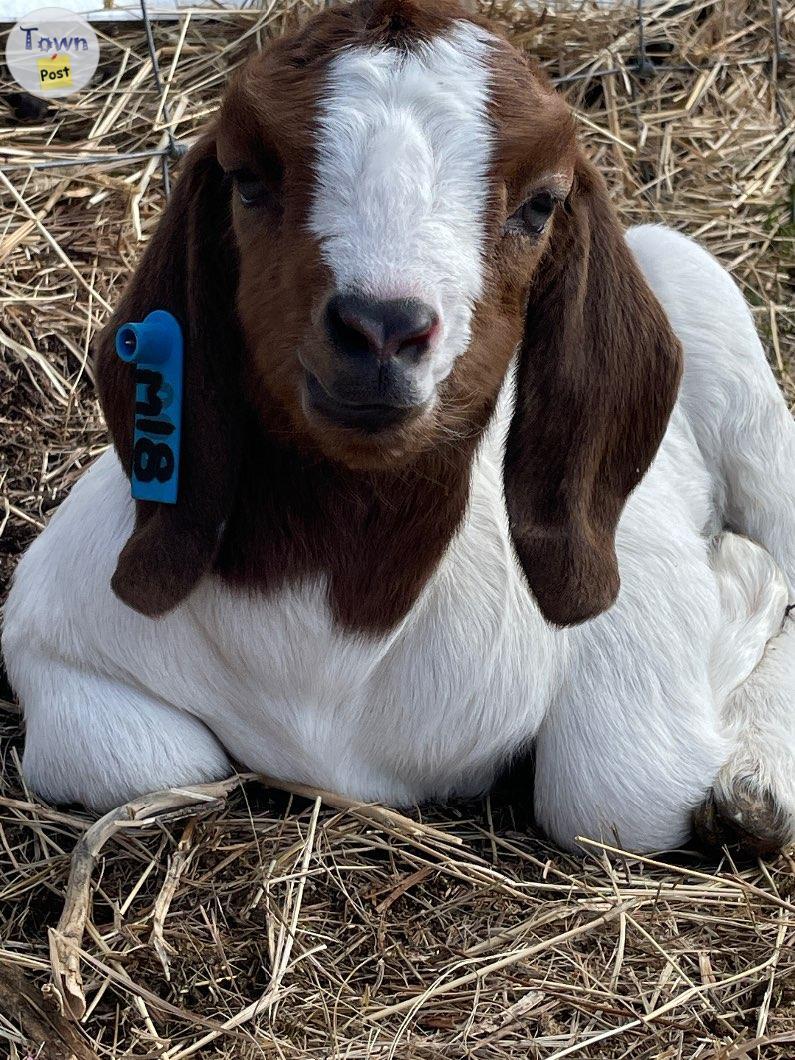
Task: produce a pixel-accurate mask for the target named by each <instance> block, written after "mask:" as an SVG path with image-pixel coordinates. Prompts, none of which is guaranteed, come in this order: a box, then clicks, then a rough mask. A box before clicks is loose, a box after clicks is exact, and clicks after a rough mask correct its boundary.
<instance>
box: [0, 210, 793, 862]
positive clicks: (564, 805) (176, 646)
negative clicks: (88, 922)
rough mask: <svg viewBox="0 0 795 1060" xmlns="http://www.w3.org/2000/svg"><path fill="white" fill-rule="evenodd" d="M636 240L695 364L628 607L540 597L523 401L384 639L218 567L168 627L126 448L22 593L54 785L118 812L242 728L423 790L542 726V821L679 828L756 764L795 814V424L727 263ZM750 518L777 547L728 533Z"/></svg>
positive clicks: (18, 682)
mask: <svg viewBox="0 0 795 1060" xmlns="http://www.w3.org/2000/svg"><path fill="white" fill-rule="evenodd" d="M628 240H629V243H630V245H631V247H632V249H633V251H634V252H635V254H636V256H637V258H638V261H639V263H640V265H641V267H642V269H643V270H644V271H645V272H646V275H647V276H648V278H649V280H650V282H651V284H652V286H653V287H654V289H655V291H656V293H657V295H658V297H659V298H660V300H661V302H662V304H663V306H664V307H665V309H666V311H667V312H668V315H669V317H670V318H671V321H672V323H673V325H674V328H675V330H676V331H677V333H678V335H679V337H680V339H681V341H682V344H683V346H684V350H685V358H686V371H685V378H684V383H683V388H682V393H681V397H680V399H679V402H678V404H677V407H676V410H675V412H674V415H673V417H672V420H671V423H670V426H669V429H668V431H667V434H666V436H665V439H664V441H663V444H662V446H661V448H660V451H659V453H658V455H657V457H656V459H655V460H654V462H653V464H652V467H651V468H650V470H649V472H648V474H647V475H646V476H645V477H644V479H643V481H642V482H641V484H640V486H639V487H638V488H637V490H636V491H635V493H634V494H633V495H632V497H631V498H630V500H629V502H628V505H627V508H626V511H625V514H624V516H623V518H622V520H621V524H620V527H619V533H618V539H617V549H618V556H619V563H620V568H621V577H622V589H621V593H620V596H619V600H618V602H617V604H616V605H615V606H614V607H613V608H612V609H611V610H610V611H608V612H607V613H606V614H604V615H602V616H600V617H599V618H597V619H596V620H594V621H592V622H589V623H586V624H585V625H583V626H581V627H578V628H576V629H573V630H569V631H559V630H554V629H552V628H550V627H549V626H548V625H547V624H546V623H545V622H544V621H543V620H542V618H541V616H540V615H539V612H538V610H537V608H536V606H535V604H534V602H533V600H532V598H531V597H530V596H529V593H528V591H527V589H526V585H525V581H524V578H523V576H522V574H521V571H520V570H519V568H518V566H517V564H516V561H515V558H514V555H513V552H512V549H511V545H510V541H509V536H508V527H507V520H506V516H505V511H504V505H503V499H502V488H501V463H502V446H503V439H504V430H505V425H506V420H507V415H508V411H509V410H508V405H509V401H508V398H507V394H506V395H505V399H504V400H503V402H502V404H501V409H500V411H499V412H498V415H497V417H496V419H495V423H494V425H493V426H492V428H491V430H490V432H489V435H488V438H487V439H486V441H485V443H484V445H483V446H482V449H481V451H480V454H479V457H478V460H477V463H476V466H475V469H474V472H473V477H472V493H471V501H470V506H469V512H468V516H467V519H466V523H465V525H464V527H463V529H462V530H461V532H460V533H459V534H458V535H457V537H456V538H455V540H454V541H453V542H452V544H451V546H450V548H449V550H448V552H447V554H446V555H445V557H444V559H443V561H442V562H441V564H440V565H439V567H438V569H437V570H436V572H435V574H434V576H433V577H432V579H431V581H430V583H429V584H428V586H427V587H426V589H425V590H424V592H423V593H422V595H421V597H420V599H419V601H418V602H417V604H416V605H415V607H414V608H413V609H412V610H411V612H410V613H409V614H408V616H407V617H406V619H405V620H404V621H403V622H402V623H401V624H400V625H399V626H398V627H397V628H395V629H394V630H393V631H392V632H391V633H390V634H389V636H386V637H380V638H367V637H363V636H354V635H350V634H346V633H343V632H340V631H339V630H338V629H336V628H335V627H334V625H333V624H332V622H331V620H330V617H329V613H328V610H327V607H326V604H325V598H324V592H323V586H322V585H321V584H317V585H314V586H309V587H304V588H302V589H294V590H290V591H285V592H282V593H280V594H278V595H276V596H271V597H265V596H262V595H259V594H257V593H253V592H239V591H236V590H233V589H230V588H229V587H227V586H225V585H224V584H222V582H221V581H220V580H219V579H218V578H217V577H215V576H211V577H208V578H206V579H205V580H204V581H203V582H202V583H201V585H200V586H199V587H198V588H197V590H196V591H195V592H194V593H193V594H192V596H191V597H190V598H189V599H188V600H187V601H186V602H185V603H184V604H182V605H181V606H180V607H178V608H177V609H176V610H175V611H174V612H172V613H171V614H169V615H168V616H166V617H165V618H163V619H160V620H157V621H152V620H148V619H146V618H143V617H141V616H140V615H138V614H137V613H135V612H134V611H132V610H130V609H129V608H127V607H125V606H124V605H123V604H121V603H120V602H119V601H118V600H117V599H116V598H115V597H114V596H113V594H112V592H111V590H110V576H111V573H112V570H113V567H114V564H115V562H116V557H117V555H118V553H119V550H120V549H121V547H122V545H123V543H124V541H125V539H126V537H127V535H128V533H129V530H130V527H131V525H132V516H133V511H132V502H131V501H130V498H129V485H128V483H127V481H126V480H125V478H124V475H123V473H122V471H121V469H120V467H119V464H118V461H117V459H116V457H115V455H114V454H113V453H112V452H108V453H106V454H105V455H104V456H103V457H101V459H100V460H99V461H98V462H97V463H96V464H95V466H94V467H93V468H92V469H91V470H90V471H89V472H88V473H87V474H86V475H85V476H84V478H83V479H82V480H81V481H80V482H79V483H78V484H77V486H76V487H75V488H74V490H73V491H72V494H71V496H70V497H69V498H68V500H67V501H66V502H65V503H64V504H63V505H62V507H61V508H60V510H59V511H58V512H57V514H56V515H55V517H54V518H53V519H52V521H51V522H50V524H49V526H48V527H47V529H46V530H45V532H44V533H43V534H42V535H41V536H40V537H39V539H38V540H37V541H36V542H35V543H34V544H33V545H32V547H31V548H30V549H29V550H28V552H27V553H26V555H25V556H24V557H23V559H22V561H21V563H20V564H19V568H18V570H17V574H16V577H15V580H14V585H13V588H12V592H11V595H10V597H9V600H8V604H7V608H6V621H5V633H4V641H3V647H4V652H5V657H6V662H7V666H8V670H9V674H10V677H11V681H12V684H13V685H14V687H15V688H16V690H17V692H18V694H19V696H20V699H21V701H22V703H23V705H24V709H25V716H26V719H27V727H28V732H27V741H26V750H25V758H24V769H25V773H26V775H27V778H28V780H29V781H30V783H31V784H32V786H33V787H34V788H35V789H36V790H38V791H39V792H41V793H42V794H44V795H46V796H47V797H49V798H51V799H54V800H74V799H76V800H80V801H82V802H85V803H87V804H89V805H91V806H95V807H97V808H103V807H107V806H110V805H112V804H115V803H119V802H121V801H123V800H124V799H127V798H129V797H130V796H132V795H134V794H137V793H140V792H142V791H145V790H148V789H151V788H155V787H161V786H163V785H167V784H173V785H177V784H184V783H188V782H190V781H195V780H198V779H204V778H208V777H217V776H221V775H223V774H225V773H226V772H227V771H228V770H229V768H230V766H229V763H228V762H227V759H226V756H225V753H224V751H223V750H222V746H223V747H224V748H226V751H227V752H228V753H229V754H230V755H231V756H233V757H235V758H236V759H238V760H239V761H240V762H241V763H242V764H243V765H244V766H246V767H248V768H251V769H255V770H262V771H265V772H267V773H269V774H271V775H273V776H276V777H281V778H283V779H286V780H298V781H304V782H309V783H312V784H316V785H320V786H325V787H329V788H333V789H336V790H338V791H341V792H343V793H345V794H347V795H350V796H353V797H356V798H360V799H367V800H384V801H387V802H392V803H409V802H414V801H417V800H422V799H426V798H429V797H439V796H445V795H448V794H452V793H472V792H476V791H480V790H482V789H483V788H485V787H486V786H487V785H488V784H489V783H490V781H491V780H492V778H493V776H494V774H495V772H496V771H497V770H498V769H499V768H500V767H501V766H502V765H503V764H504V763H505V762H506V759H507V758H508V757H509V756H510V755H511V753H512V752H513V751H515V750H517V749H518V748H519V747H521V746H522V745H524V744H526V743H527V741H529V740H530V739H531V738H532V737H533V736H534V735H536V734H537V778H536V802H537V812H538V816H539V819H540V822H541V823H542V825H543V826H544V827H545V828H546V829H547V830H548V831H549V833H550V834H551V835H552V836H553V837H554V838H556V839H557V840H558V841H560V842H561V843H564V844H567V845H571V844H573V843H574V839H575V837H576V836H577V835H578V834H586V835H597V836H599V835H602V836H606V837H608V838H612V837H613V836H614V835H615V836H616V837H617V838H618V840H619V841H620V842H621V843H623V844H625V845H627V846H630V847H634V848H637V849H644V850H645V849H653V848H658V847H668V846H672V845H676V844H678V843H681V842H682V841H684V840H685V839H686V838H687V835H688V831H689V820H690V814H691V811H692V810H693V808H694V807H695V806H696V805H697V804H698V803H699V802H700V800H701V799H702V798H703V797H704V795H705V794H706V793H707V792H708V790H709V789H710V787H712V786H713V784H719V783H721V782H722V778H725V776H726V770H731V769H734V768H735V767H738V768H742V769H750V770H753V771H754V772H755V773H756V774H758V775H759V776H760V778H761V783H763V784H765V785H767V786H768V787H769V788H770V789H771V790H772V791H773V792H774V794H775V795H776V796H777V797H778V798H779V800H780V801H781V802H782V804H783V806H784V809H785V811H786V812H788V813H789V814H790V817H791V821H792V825H793V829H794V831H795V790H793V789H794V787H795V785H794V784H793V776H794V775H795V769H793V745H795V722H794V721H793V713H794V711H793V705H794V704H795V696H794V695H793V693H795V676H793V675H794V674H795V635H793V632H792V629H793V623H791V622H790V623H789V624H788V625H787V626H786V627H785V628H784V629H783V631H782V632H781V633H778V634H777V635H776V636H775V637H774V638H773V639H772V640H769V643H766V642H767V641H768V639H769V638H770V636H771V634H773V633H774V632H775V630H776V629H777V628H778V627H777V625H776V609H777V608H779V609H780V608H781V607H782V603H783V600H784V588H783V587H784V585H785V578H787V577H788V578H789V587H788V592H789V597H790V599H792V598H793V594H792V590H793V573H795V533H794V532H793V531H794V530H795V424H793V422H792V420H791V419H790V417H789V415H788V414H787V411H786V407H785V405H784V402H783V399H782V398H781V396H780V395H779V394H778V392H777V390H776V388H775V384H774V381H773V379H772V376H771V373H770V371H769V368H768V367H767V364H766V363H765V360H764V355H763V352H762V348H761V345H760V343H759V340H758V339H757V337H756V334H755V332H754V329H753V325H752V322H751V319H750V314H749V312H748V310H747V308H746V306H745V304H744V302H743V300H742V298H741V296H740V294H739V292H738V290H737V288H736V287H735V286H734V284H733V283H732V282H731V281H730V280H729V278H728V277H727V276H726V274H725V273H724V272H723V271H722V270H721V269H720V267H719V266H718V265H717V263H716V262H715V261H714V260H713V259H712V258H710V257H709V256H708V255H707V254H706V253H705V252H704V251H703V250H701V249H699V248H698V247H697V246H696V245H695V244H694V243H692V242H690V241H689V240H687V239H685V238H684V237H682V236H680V235H677V234H676V233H674V232H671V231H668V230H666V229H662V228H656V227H644V228H639V229H635V230H633V231H632V232H630V233H629V235H628ZM727 513H730V517H731V521H732V525H733V528H734V529H735V530H736V531H738V532H741V533H744V534H746V535H747V536H749V537H753V538H754V539H755V541H756V542H757V543H758V545H757V546H753V545H751V544H750V543H748V542H745V543H743V542H741V541H740V540H739V539H738V538H736V537H734V538H733V537H729V538H724V539H722V540H721V541H719V542H718V543H717V545H716V544H714V542H713V539H714V536H715V535H716V534H717V533H718V532H719V531H720V530H721V529H722V527H723V524H724V522H725V520H726V516H727ZM743 616H745V617H743ZM782 618H783V615H782ZM729 641H731V643H732V644H733V646H734V647H733V649H732V652H731V655H732V656H733V659H734V661H732V658H730V657H729V656H728V655H727V652H726V651H725V643H723V642H726V643H728V642H729ZM528 794H529V793H528Z"/></svg>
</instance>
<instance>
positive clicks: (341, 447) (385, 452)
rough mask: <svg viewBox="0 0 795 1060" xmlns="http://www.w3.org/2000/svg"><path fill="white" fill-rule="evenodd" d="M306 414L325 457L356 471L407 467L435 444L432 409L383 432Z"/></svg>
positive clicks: (391, 426) (313, 414)
mask: <svg viewBox="0 0 795 1060" xmlns="http://www.w3.org/2000/svg"><path fill="white" fill-rule="evenodd" d="M304 415H305V417H306V427H307V428H308V432H309V434H310V436H311V437H312V440H313V441H314V443H315V445H316V446H317V447H318V449H320V451H321V452H322V453H323V455H324V456H326V457H328V458H329V459H330V460H334V461H335V462H336V463H339V464H344V465H345V466H346V467H348V468H350V469H351V470H354V471H380V470H386V469H392V468H396V467H401V466H405V465H407V464H410V463H411V462H412V461H413V460H415V459H416V458H417V457H418V456H419V455H420V454H421V453H422V452H423V451H425V450H426V449H427V448H428V447H429V446H430V445H432V444H433V425H434V422H435V419H436V417H435V410H434V408H433V407H432V406H423V407H422V408H419V409H417V410H416V411H412V412H411V413H409V414H408V415H407V416H406V417H404V418H403V419H401V420H400V421H399V422H398V423H392V424H390V425H389V426H386V427H383V428H381V429H380V430H372V429H368V430H362V429H360V428H358V427H351V426H347V425H343V424H339V423H334V422H333V421H332V420H329V419H327V418H326V417H325V416H323V415H322V414H320V413H318V412H315V411H314V410H311V409H308V410H305V412H304Z"/></svg>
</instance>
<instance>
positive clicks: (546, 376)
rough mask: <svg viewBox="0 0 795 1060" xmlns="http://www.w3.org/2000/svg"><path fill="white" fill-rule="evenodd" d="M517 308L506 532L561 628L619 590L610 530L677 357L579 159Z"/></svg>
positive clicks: (650, 438) (667, 407) (648, 456)
mask: <svg viewBox="0 0 795 1060" xmlns="http://www.w3.org/2000/svg"><path fill="white" fill-rule="evenodd" d="M553 224H554V228H553V230H552V231H551V233H550V239H549V243H548V248H547V250H546V251H545V253H544V256H543V259H542V260H541V262H540V264H539V267H538V270H537V272H536V278H535V280H534V283H533V287H532V289H531V292H530V300H529V304H528V307H527V319H526V325H525V334H524V337H523V340H522V345H521V352H520V355H519V362H518V365H517V372H516V395H515V407H514V415H513V420H512V422H511V426H510V430H509V432H508V438H507V443H506V451H505V469H504V474H505V494H506V503H507V508H508V516H509V520H510V527H511V535H512V537H513V542H514V546H515V548H516V552H517V555H518V557H519V561H520V563H521V565H522V567H523V569H524V572H525V575H526V577H527V580H528V583H529V585H530V588H531V589H532V591H533V593H534V595H535V597H536V599H537V601H538V604H539V607H540V608H541V611H542V613H543V614H544V616H545V617H546V618H547V619H549V621H551V622H554V623H556V624H557V625H562V626H565V625H570V624H574V623H577V622H582V621H584V620H585V619H588V618H592V617H593V616H595V615H598V614H600V613H601V612H602V611H605V610H606V609H607V608H608V607H610V605H611V604H612V603H613V602H614V600H615V599H616V596H617V594H618V589H619V575H618V564H617V561H616V552H615V532H616V526H617V523H618V520H619V517H620V515H621V512H622V509H623V507H624V503H625V501H626V499H627V497H628V495H629V494H630V492H631V491H632V490H633V489H634V487H635V486H636V485H637V484H638V482H639V481H640V479H641V477H642V476H643V474H644V472H645V471H646V469H647V467H648V466H649V464H650V462H651V460H652V457H653V456H654V454H655V452H656V450H657V447H658V445H659V444H660V441H661V440H662V436H663V434H664V432H665V428H666V424H667V422H668V418H669V416H670V413H671V410H672V408H673V405H674V402H675V400H676V393H677V388H678V384H679V378H680V374H681V349H680V347H679V343H678V341H677V339H676V338H675V336H674V335H673V333H672V331H671V328H670V325H669V324H668V321H667V319H666V317H665V314H664V313H663V311H662V309H661V307H660V305H659V303H658V302H657V300H656V299H655V297H654V295H653V294H652V292H651V290H650V289H649V287H648V285H647V284H646V281H645V280H644V278H643V276H642V274H641V272H640V270H639V268H638V266H637V264H636V263H635V260H634V258H633V257H632V254H631V252H630V250H629V248H628V247H627V245H626V243H625V241H624V236H623V232H622V229H621V227H620V225H619V223H618V219H617V217H616V215H615V213H614V211H613V208H612V206H611V204H610V201H609V198H608V192H607V189H606V187H605V185H604V182H603V181H602V179H601V177H600V176H599V174H598V173H597V172H596V170H595V169H594V167H593V166H592V165H591V164H590V163H588V162H586V161H584V160H580V161H579V162H578V164H577V168H576V172H575V180H574V185H573V188H572V192H571V195H570V197H569V200H568V201H567V203H566V206H565V207H559V208H558V211H557V214H556V216H555V219H554V222H553Z"/></svg>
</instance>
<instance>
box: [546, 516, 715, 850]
mask: <svg viewBox="0 0 795 1060" xmlns="http://www.w3.org/2000/svg"><path fill="white" fill-rule="evenodd" d="M621 574H622V588H621V593H620V595H619V599H618V601H617V603H616V605H615V606H614V607H613V608H612V609H611V610H610V611H608V612H607V613H606V614H604V615H602V616H600V617H599V618H597V619H595V620H593V621H592V622H587V623H585V624H584V625H583V626H580V627H577V628H576V629H573V630H572V631H571V634H570V635H571V649H572V661H571V663H570V665H569V668H568V672H567V675H566V680H565V682H564V684H563V687H562V688H561V689H560V691H559V693H558V695H557V697H556V699H555V701H554V703H553V704H552V706H551V708H550V710H549V712H548V714H547V716H546V717H545V719H544V721H543V723H542V725H541V728H540V730H539V733H538V737H537V742H536V779H535V812H536V818H537V820H538V823H539V824H540V826H541V827H542V828H543V829H544V830H545V831H546V832H547V833H548V834H549V835H550V836H551V837H552V838H553V839H554V840H556V841H557V842H559V843H561V844H562V845H563V846H566V847H569V848H573V847H576V846H577V843H576V839H577V837H578V836H584V837H587V838H591V839H597V840H602V841H604V842H605V843H609V844H611V845H619V846H622V847H623V848H625V849H629V850H637V851H648V850H661V849H670V848H673V847H678V846H681V845H682V844H685V843H687V842H689V840H690V837H691V830H692V815H693V811H694V810H695V809H696V807H697V806H699V805H700V803H701V802H702V801H703V800H704V799H705V798H706V796H707V793H708V792H709V791H710V789H711V787H712V784H713V782H714V781H715V778H716V777H717V775H718V771H719V770H720V768H721V766H722V765H723V763H724V762H725V761H726V760H727V758H728V756H729V752H730V744H729V742H728V740H727V739H726V738H725V736H724V735H723V733H722V731H721V724H720V712H719V709H718V707H717V705H716V701H715V696H714V693H713V687H712V676H711V649H712V644H713V643H714V640H715V637H716V634H717V633H718V631H719V628H720V621H721V617H720V616H721V608H720V599H719V593H718V589H717V585H716V582H715V578H714V575H713V572H712V571H711V569H710V566H709V562H708V555H707V543H706V542H705V541H703V540H700V539H699V538H698V536H697V534H696V533H695V531H693V532H692V533H691V532H685V531H680V532H679V534H678V535H675V534H674V532H673V531H671V532H670V534H669V535H668V536H667V537H664V536H663V535H662V534H661V535H660V540H659V542H658V543H656V546H655V547H654V548H646V549H637V548H636V549H634V550H633V551H632V552H631V553H630V552H629V551H627V553H626V554H625V556H624V558H623V562H622V571H621Z"/></svg>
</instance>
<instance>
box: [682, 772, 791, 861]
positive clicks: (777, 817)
mask: <svg viewBox="0 0 795 1060" xmlns="http://www.w3.org/2000/svg"><path fill="white" fill-rule="evenodd" d="M693 830H694V832H695V834H696V837H697V838H698V840H699V841H700V843H701V844H702V845H703V846H705V847H706V848H707V849H710V850H715V849H718V848H720V847H723V846H728V847H738V846H739V847H740V849H741V851H742V852H743V853H745V854H773V853H775V852H776V851H779V850H781V849H782V848H783V847H785V846H787V845H788V843H789V842H790V841H791V835H790V832H791V829H790V822H789V815H788V814H787V813H786V811H785V810H784V808H783V807H782V806H781V804H780V803H779V802H778V801H777V799H776V798H775V796H774V795H772V794H771V793H770V792H769V791H767V790H766V789H764V788H762V789H760V788H758V787H757V786H756V785H755V784H754V782H753V780H752V779H749V778H747V777H735V778H734V780H733V781H732V782H731V783H730V784H729V785H728V786H724V785H716V787H715V788H713V789H712V791H710V793H709V794H708V795H707V797H706V799H704V801H703V802H702V803H701V805H700V806H699V807H698V809H697V810H696V811H695V812H694V814H693Z"/></svg>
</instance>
